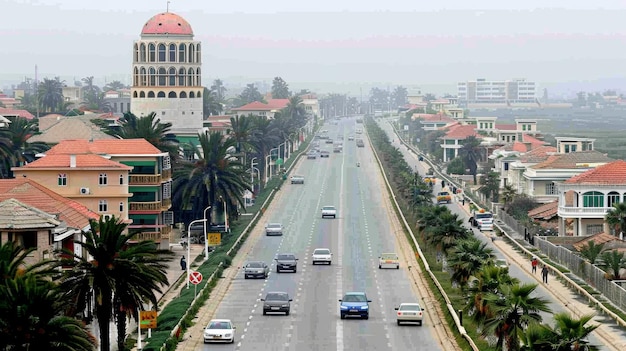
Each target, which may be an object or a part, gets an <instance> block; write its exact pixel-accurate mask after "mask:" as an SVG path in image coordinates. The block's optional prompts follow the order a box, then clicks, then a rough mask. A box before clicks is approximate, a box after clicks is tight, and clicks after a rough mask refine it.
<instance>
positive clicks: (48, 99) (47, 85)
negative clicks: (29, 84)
mask: <svg viewBox="0 0 626 351" xmlns="http://www.w3.org/2000/svg"><path fill="white" fill-rule="evenodd" d="M37 89H38V95H39V96H38V100H39V101H38V103H39V105H40V106H41V107H42V108H43V110H44V111H46V112H51V111H55V110H56V109H58V108H59V107H60V106H61V105H62V104H63V82H62V81H61V80H60V78H59V77H56V78H54V79H48V78H44V79H43V82H41V83H39V87H38V88H37Z"/></svg>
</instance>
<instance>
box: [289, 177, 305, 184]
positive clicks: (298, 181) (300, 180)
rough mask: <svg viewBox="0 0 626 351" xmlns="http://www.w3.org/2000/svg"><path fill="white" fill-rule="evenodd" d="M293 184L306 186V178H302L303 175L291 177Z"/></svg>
mask: <svg viewBox="0 0 626 351" xmlns="http://www.w3.org/2000/svg"><path fill="white" fill-rule="evenodd" d="M291 184H304V176H301V175H294V176H291Z"/></svg>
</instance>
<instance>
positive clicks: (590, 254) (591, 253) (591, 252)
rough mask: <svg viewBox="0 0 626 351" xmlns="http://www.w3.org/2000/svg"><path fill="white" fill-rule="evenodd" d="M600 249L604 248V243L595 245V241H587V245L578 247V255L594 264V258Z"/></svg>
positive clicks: (600, 251) (598, 254)
mask: <svg viewBox="0 0 626 351" xmlns="http://www.w3.org/2000/svg"><path fill="white" fill-rule="evenodd" d="M602 249H604V243H602V244H600V245H597V244H596V243H595V241H589V243H587V245H585V246H583V247H582V248H581V249H580V255H581V256H583V257H584V258H586V259H587V260H588V261H589V262H590V263H591V264H595V263H596V259H597V258H598V256H600V253H602Z"/></svg>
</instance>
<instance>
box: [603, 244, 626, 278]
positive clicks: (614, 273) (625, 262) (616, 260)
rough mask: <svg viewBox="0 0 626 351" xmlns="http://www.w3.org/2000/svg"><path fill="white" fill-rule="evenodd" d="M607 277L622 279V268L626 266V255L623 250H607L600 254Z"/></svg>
mask: <svg viewBox="0 0 626 351" xmlns="http://www.w3.org/2000/svg"><path fill="white" fill-rule="evenodd" d="M600 258H601V259H602V264H601V265H600V266H601V267H603V268H604V269H605V271H606V274H607V278H608V279H611V280H616V279H621V276H620V270H621V269H623V268H626V257H624V253H623V252H619V251H617V250H610V251H605V252H603V253H602V254H601V255H600Z"/></svg>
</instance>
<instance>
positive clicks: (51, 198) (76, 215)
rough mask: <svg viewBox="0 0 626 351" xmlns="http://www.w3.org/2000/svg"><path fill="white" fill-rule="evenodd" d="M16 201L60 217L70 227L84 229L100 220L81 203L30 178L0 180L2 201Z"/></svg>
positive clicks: (98, 216)
mask: <svg viewBox="0 0 626 351" xmlns="http://www.w3.org/2000/svg"><path fill="white" fill-rule="evenodd" d="M11 198H13V199H16V200H18V201H20V202H22V203H25V204H27V205H29V206H32V207H34V208H37V209H39V210H41V211H44V212H46V213H50V214H54V215H59V219H60V220H62V221H64V222H65V223H66V224H67V225H68V226H69V227H72V228H76V229H82V228H85V227H86V226H88V225H89V220H90V219H94V220H97V219H98V218H100V215H98V214H97V213H95V212H92V211H90V210H89V209H88V208H87V207H85V206H83V205H82V204H80V203H79V202H76V201H74V200H70V199H68V198H65V197H63V196H61V195H59V194H57V193H55V192H54V191H52V190H50V189H48V188H46V187H45V186H43V185H41V184H39V183H37V182H35V181H34V180H32V179H28V178H19V179H0V201H2V200H7V199H11Z"/></svg>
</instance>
